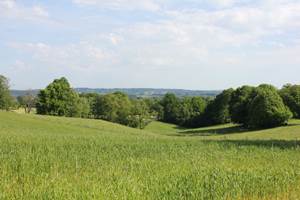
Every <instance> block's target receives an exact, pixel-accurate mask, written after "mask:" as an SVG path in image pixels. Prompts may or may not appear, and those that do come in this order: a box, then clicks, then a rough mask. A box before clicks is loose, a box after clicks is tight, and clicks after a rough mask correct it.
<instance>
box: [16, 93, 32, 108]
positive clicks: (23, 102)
mask: <svg viewBox="0 0 300 200" xmlns="http://www.w3.org/2000/svg"><path fill="white" fill-rule="evenodd" d="M17 100H18V103H19V105H20V106H21V107H23V108H24V109H25V113H30V112H31V110H32V108H34V107H35V104H36V98H35V96H34V95H33V94H32V92H31V91H27V92H26V94H25V95H23V96H18V97H17Z"/></svg>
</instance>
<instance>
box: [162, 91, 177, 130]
mask: <svg viewBox="0 0 300 200" xmlns="http://www.w3.org/2000/svg"><path fill="white" fill-rule="evenodd" d="M161 105H162V107H163V119H162V121H164V122H167V123H174V124H176V123H177V120H178V116H179V112H180V101H179V99H178V98H177V97H176V96H175V94H172V93H168V94H166V95H165V96H164V97H163V99H162V100H161Z"/></svg>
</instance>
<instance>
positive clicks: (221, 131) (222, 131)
mask: <svg viewBox="0 0 300 200" xmlns="http://www.w3.org/2000/svg"><path fill="white" fill-rule="evenodd" d="M249 131H250V130H248V129H245V128H243V127H241V126H233V127H225V128H205V129H201V130H186V131H181V132H179V133H180V134H182V135H183V136H210V135H227V134H234V133H243V132H249Z"/></svg>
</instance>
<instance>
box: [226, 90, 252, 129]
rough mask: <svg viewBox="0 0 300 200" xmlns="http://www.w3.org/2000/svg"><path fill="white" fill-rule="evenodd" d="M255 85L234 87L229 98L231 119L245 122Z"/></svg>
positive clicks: (236, 121) (238, 122)
mask: <svg viewBox="0 0 300 200" xmlns="http://www.w3.org/2000/svg"><path fill="white" fill-rule="evenodd" d="M255 94H256V93H255V87H251V86H242V87H240V88H238V89H236V90H235V91H234V92H233V93H232V95H231V100H230V103H229V104H230V106H229V111H230V115H231V120H232V122H234V123H237V124H246V123H247V121H248V117H249V113H248V112H249V105H250V103H251V101H252V100H253V98H254V96H255Z"/></svg>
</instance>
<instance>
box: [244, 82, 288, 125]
mask: <svg viewBox="0 0 300 200" xmlns="http://www.w3.org/2000/svg"><path fill="white" fill-rule="evenodd" d="M291 116H292V114H291V112H290V111H289V109H288V108H287V107H286V106H285V105H284V103H283V100H282V99H281V97H280V96H279V94H278V92H277V89H276V88H275V87H273V86H271V85H266V84H264V85H260V86H259V87H258V88H257V89H256V96H255V97H254V99H253V100H252V102H251V104H250V106H249V121H248V123H247V124H248V126H249V127H252V128H269V127H276V126H280V125H284V124H286V123H287V121H288V120H289V119H290V118H291Z"/></svg>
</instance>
